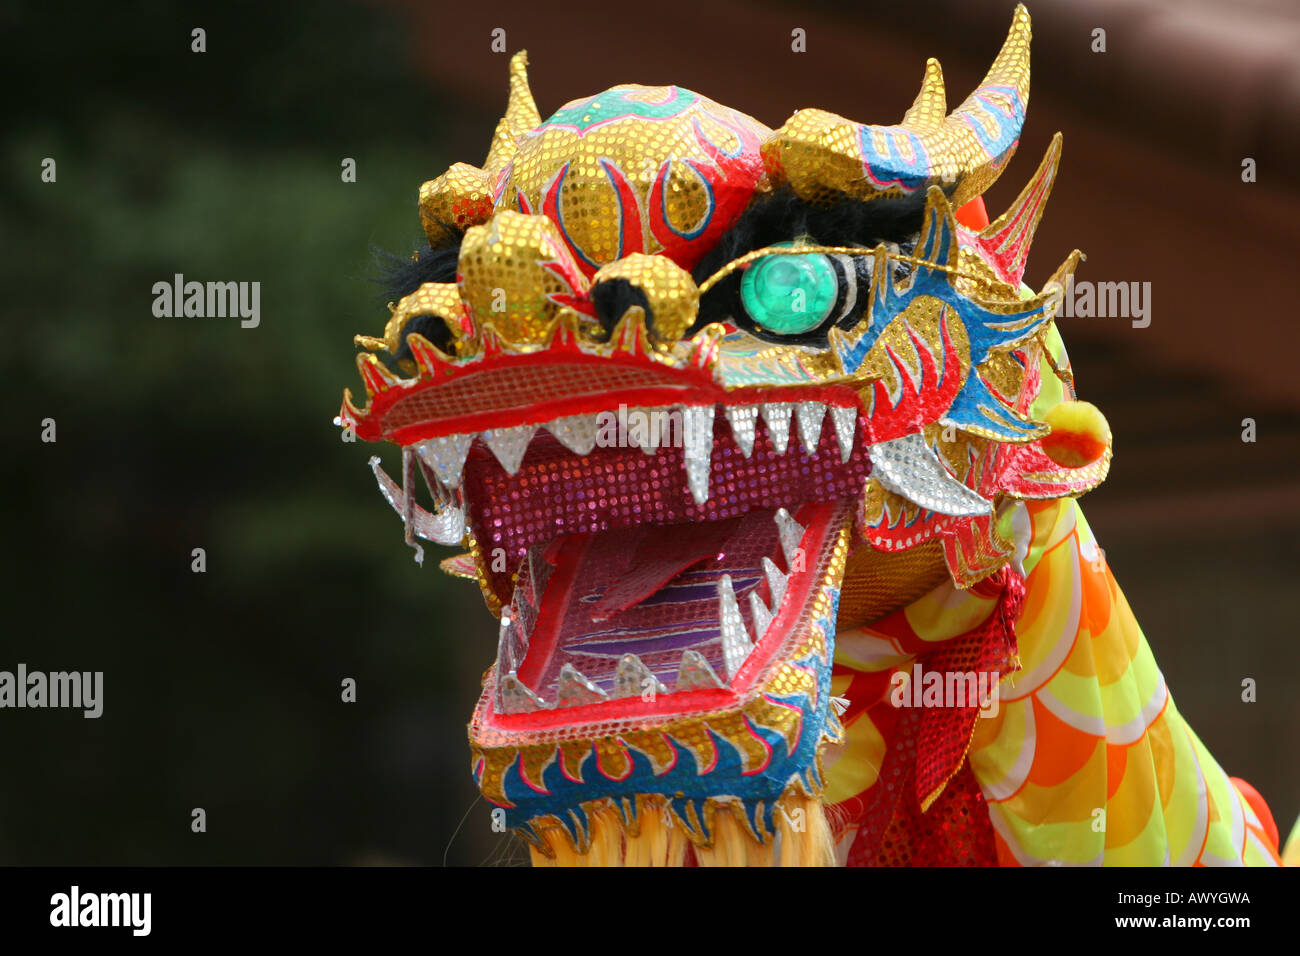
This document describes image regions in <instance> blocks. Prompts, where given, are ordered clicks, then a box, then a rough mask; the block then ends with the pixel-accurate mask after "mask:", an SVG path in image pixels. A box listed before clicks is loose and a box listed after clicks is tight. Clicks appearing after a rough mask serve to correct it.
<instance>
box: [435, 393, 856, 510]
mask: <svg viewBox="0 0 1300 956" xmlns="http://www.w3.org/2000/svg"><path fill="white" fill-rule="evenodd" d="M677 407H678V408H680V409H681V413H682V428H681V433H682V441H683V444H684V446H685V455H684V456H683V458H682V460H683V462H684V467H685V469H686V481H687V485H688V486H689V487H690V491H691V497H692V498H694V499H695V503H696V504H697V505H703V504H704V503H705V502H706V501H708V499H709V467H710V458H711V456H712V452H713V418H714V411H715V408H714V406H713V405H681V406H677ZM670 410H671V409H636V410H635V411H638V412H645V413H647V414H650V415H654V414H655V413H662V412H667V411H670ZM722 410H723V414H724V415H725V416H726V418H727V421H728V422H729V423H730V424H731V434H732V438H733V439H734V440H735V443H736V447H738V448H739V449H740V453H741V454H742V455H744V456H745V457H746V458H748V457H749V456H750V455H752V454H753V452H754V439H755V437H756V434H757V428H758V419H759V418H760V417H761V418H762V419H763V423H764V425H765V426H766V427H767V434H768V438H769V440H770V441H771V443H772V448H773V449H774V450H775V451H776V453H777V454H778V455H784V454H785V453H786V451H787V450H788V449H789V447H790V422H791V420H793V421H794V423H795V427H796V431H797V432H798V435H799V444H800V445H801V446H802V448H803V451H804V454H806V455H812V454H814V453H815V452H816V450H817V446H818V444H819V443H820V442H821V433H822V425H823V422H824V421H825V419H826V417H827V412H828V411H829V412H830V419H831V424H832V426H833V428H834V431H835V438H836V440H837V441H838V442H839V447H840V462H841V464H842V463H844V462H847V461H848V460H849V456H850V455H851V454H852V453H853V442H854V439H855V437H856V435H857V421H858V410H857V408H856V407H853V406H850V407H841V406H836V405H826V404H825V403H823V402H766V403H762V404H756V405H730V406H726V405H724V406H722ZM600 414H601V413H598V412H591V413H588V414H583V415H569V416H566V417H564V418H557V419H555V420H554V421H551V422H547V423H546V424H545V425H516V426H514V427H512V428H489V429H487V430H485V431H483V432H482V433H481V434H482V436H483V441H484V443H485V444H486V445H487V447H488V448H489V449H491V451H492V454H494V455H495V456H496V459H497V461H499V462H500V463H501V467H502V468H504V469H505V470H506V473H507V474H511V475H513V474H515V473H516V472H517V471H518V470H519V466H520V464H522V462H523V460H524V453H525V452H527V450H528V445H529V443H530V442H531V441H532V440H533V436H534V435H535V434H536V433H537V429H538V428H545V429H546V430H547V431H549V432H550V433H551V434H552V435H554V436H555V437H556V438H557V439H558V440H559V441H560V442H561V444H563V445H564V447H565V448H567V449H569V451H571V452H573V453H574V454H576V455H586V454H589V453H590V452H591V450H592V449H593V448H595V447H596V438H597V434H598V432H599V430H600V424H599V417H600ZM651 420H655V419H651ZM659 420H662V419H659ZM647 431H651V432H653V429H647ZM478 434H479V433H475V432H467V433H462V434H457V435H444V436H442V437H440V438H430V439H427V440H425V441H422V442H419V443H418V444H417V445H416V446H415V447H416V451H417V452H418V453H419V455H420V457H421V458H422V459H424V462H425V463H426V464H427V465H428V466H429V467H430V468H431V469H432V470H433V472H434V474H435V475H437V476H438V479H439V480H440V481H441V482H442V483H443V484H444V485H445V486H447V487H448V488H455V487H457V486H459V485H460V480H461V473H462V472H463V471H464V468H465V459H466V458H467V457H468V456H469V449H470V446H471V445H472V444H473V443H474V439H475V438H476V437H478ZM627 437H628V440H629V441H634V438H635V437H639V436H638V435H637V430H636V429H631V430H629V431H628V436H627ZM638 447H640V448H641V450H642V451H644V452H646V453H647V454H654V453H655V452H656V451H658V440H657V436H655V435H654V434H651V435H650V436H649V440H648V441H643V442H642V443H640V444H638Z"/></svg>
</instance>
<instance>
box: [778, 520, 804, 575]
mask: <svg viewBox="0 0 1300 956" xmlns="http://www.w3.org/2000/svg"><path fill="white" fill-rule="evenodd" d="M803 532H804V527H803V525H801V524H800V523H799V522H797V521H795V520H794V519H793V518H791V517H790V512H788V511H786V510H785V509H784V508H777V509H776V534H777V537H778V538H780V539H781V551H782V552H783V553H784V554H785V566H786V567H787V568H791V569H793V568H794V566H795V564H796V560H797V556H798V554H799V542H800V541H802V540H803ZM798 563H800V564H802V563H803V562H798Z"/></svg>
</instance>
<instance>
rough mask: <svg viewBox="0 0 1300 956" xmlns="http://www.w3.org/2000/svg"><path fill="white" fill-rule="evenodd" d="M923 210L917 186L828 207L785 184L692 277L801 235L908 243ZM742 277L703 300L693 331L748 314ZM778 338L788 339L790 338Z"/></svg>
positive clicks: (746, 215)
mask: <svg viewBox="0 0 1300 956" xmlns="http://www.w3.org/2000/svg"><path fill="white" fill-rule="evenodd" d="M924 212H925V195H924V194H923V193H921V192H920V191H919V190H918V191H917V192H916V193H914V194H912V195H911V196H906V197H902V198H897V199H876V200H873V201H871V202H861V201H859V200H856V199H849V198H847V197H845V198H844V199H842V200H840V201H838V202H835V203H833V204H832V205H829V206H814V205H811V204H809V203H807V202H805V201H804V200H802V199H800V198H799V197H798V196H796V195H795V194H794V192H793V191H792V190H790V189H789V188H782V189H779V190H777V191H776V192H774V193H773V194H772V195H770V196H768V197H767V198H765V199H760V200H758V201H757V202H755V203H754V204H753V205H752V206H750V207H749V208H748V209H746V210H745V211H744V212H743V213H742V214H741V215H740V218H739V219H737V220H736V224H735V225H734V226H732V227H731V229H729V230H728V231H727V232H726V234H725V235H723V237H722V238H721V239H720V240H718V244H717V245H716V246H714V247H713V249H712V250H711V251H710V252H709V254H708V255H707V256H705V257H704V258H703V259H702V260H700V263H699V265H697V266H696V267H695V269H694V270H693V271H692V276H693V277H694V279H695V281H696V282H697V283H698V282H703V281H704V280H705V279H707V278H708V277H709V276H711V275H713V274H714V273H715V272H717V271H718V270H719V269H721V268H722V267H723V266H725V265H726V264H727V263H729V262H731V261H732V260H734V259H738V258H739V257H740V256H743V255H744V254H745V253H747V252H752V251H754V250H755V249H762V248H764V247H766V246H771V245H775V244H776V243H778V242H788V241H790V240H791V239H794V238H795V237H797V236H801V235H809V236H812V237H813V238H814V239H815V240H816V241H817V242H818V243H819V244H821V245H826V246H866V247H868V248H870V247H872V246H875V245H876V244H877V243H880V242H895V243H898V244H899V245H900V246H908V245H909V244H910V242H911V240H912V239H913V238H914V237H915V235H916V234H917V233H918V232H919V231H920V229H921V220H922V217H923V214H924ZM740 278H741V275H740V273H739V272H734V273H732V274H731V275H729V276H727V277H726V278H725V279H723V280H722V281H721V282H719V283H718V284H717V285H716V286H714V287H713V288H712V289H711V290H710V291H709V292H708V293H707V294H706V295H705V296H703V297H702V298H701V300H700V311H699V317H698V319H697V320H696V322H695V325H694V326H692V327H691V329H690V330H689V333H693V332H696V331H698V330H699V329H701V328H703V327H704V326H705V325H707V324H708V323H710V322H721V321H725V320H727V319H733V320H744V319H745V318H746V316H745V313H744V309H743V307H742V306H741V302H740ZM760 331H761V330H760ZM689 333H688V334H689ZM815 337H816V334H815V333H810V335H809V338H810V339H811V338H815ZM778 340H779V341H786V342H789V341H792V337H790V336H785V337H781V338H779V339H778Z"/></svg>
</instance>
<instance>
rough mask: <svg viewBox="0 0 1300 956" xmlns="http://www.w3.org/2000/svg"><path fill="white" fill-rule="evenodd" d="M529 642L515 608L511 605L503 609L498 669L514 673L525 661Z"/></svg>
mask: <svg viewBox="0 0 1300 956" xmlns="http://www.w3.org/2000/svg"><path fill="white" fill-rule="evenodd" d="M525 650H527V642H526V641H525V640H524V636H523V630H522V628H521V627H520V623H519V620H518V619H517V618H516V617H515V614H514V610H513V609H512V608H509V607H505V608H502V609H501V629H500V631H499V633H498V636H497V671H498V672H500V671H507V672H509V673H512V674H513V673H514V671H515V668H516V667H518V666H519V665H520V664H522V663H523V658H524V651H525Z"/></svg>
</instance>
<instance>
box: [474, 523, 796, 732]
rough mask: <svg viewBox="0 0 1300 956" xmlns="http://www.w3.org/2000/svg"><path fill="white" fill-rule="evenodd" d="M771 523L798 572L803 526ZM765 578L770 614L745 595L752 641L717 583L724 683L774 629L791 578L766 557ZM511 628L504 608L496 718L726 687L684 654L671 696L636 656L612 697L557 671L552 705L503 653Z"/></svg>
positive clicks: (619, 672) (731, 598) (696, 655)
mask: <svg viewBox="0 0 1300 956" xmlns="http://www.w3.org/2000/svg"><path fill="white" fill-rule="evenodd" d="M775 520H776V527H777V536H778V538H779V539H780V542H781V550H782V553H783V554H784V555H785V559H786V566H787V567H789V568H795V567H800V566H802V565H803V562H802V561H800V560H799V548H800V541H801V540H802V539H803V533H804V528H803V526H802V525H800V524H799V522H797V521H795V520H794V518H792V517H791V516H790V513H789V512H788V511H786V510H785V509H784V508H780V509H778V510H777V512H776V517H775ZM763 574H764V576H765V577H766V578H767V585H768V591H769V592H770V593H771V607H770V608H769V607H768V605H767V604H764V603H763V599H762V598H760V597H759V596H758V593H757V592H756V591H750V592H749V609H750V615H751V617H752V619H753V622H754V632H755V633H754V635H753V637H752V638H751V636H750V633H749V629H748V628H747V627H746V626H745V620H744V618H743V617H742V616H741V613H740V603H739V602H738V601H737V599H736V592H735V589H734V587H733V586H732V582H731V575H729V574H724V575H723V576H722V579H721V580H720V581H719V582H718V617H719V622H720V625H721V632H722V633H721V636H720V637H719V638H718V640H719V641H721V643H722V668H723V671H724V672H725V674H726V679H727V681H728V682H729V681H731V680H734V679H735V676H736V674H737V673H738V672H739V670H740V668H741V666H742V665H743V664H744V663H745V661H746V660H748V659H749V655H750V653H751V652H752V651H753V650H754V647H755V645H756V644H757V643H758V642H759V641H760V640H762V638H763V636H764V635H765V634H766V633H767V631H768V628H770V627H771V626H772V621H773V619H774V618H775V616H776V614H777V612H778V611H779V610H780V608H781V603H782V601H783V600H784V598H785V592H786V589H787V587H788V584H789V576H788V575H787V574H785V573H783V572H782V571H781V570H780V569H779V568H778V567H777V566H776V564H775V563H774V562H773V561H772V560H771V559H770V558H767V557H764V558H763ZM513 627H514V615H513V614H512V609H511V608H506V609H505V610H503V611H502V614H501V650H500V651H499V652H498V657H497V666H498V668H502V667H506V666H508V665H509V669H508V671H507V673H506V674H505V676H504V677H502V678H501V679H500V681H499V683H498V686H497V701H496V706H497V712H498V713H503V714H521V713H529V712H532V711H538V710H551V709H554V708H559V707H580V706H582V705H585V704H598V703H602V702H604V701H607V700H610V699H611V697H613V698H620V697H640V696H646V695H657V694H669V693H677V692H680V691H689V690H703V689H709V688H720V687H726V686H727V684H726V683H724V682H723V680H722V679H721V678H719V677H718V673H717V671H715V670H714V669H713V666H712V665H711V664H710V663H709V662H708V659H707V658H705V656H704V655H703V654H701V653H700V652H699V651H697V650H693V649H688V650H685V651H683V652H682V657H681V662H680V664H679V666H678V669H677V681H676V684H675V685H674V687H673V689H672V690H671V691H670V690H668V688H667V687H665V686H664V685H663V683H662V682H661V681H660V680H659V679H658V678H657V677H656V676H655V675H654V672H653V671H651V670H650V668H649V667H648V666H646V664H645V662H644V661H642V660H641V658H639V657H637V656H636V655H635V654H624V655H623V657H622V658H621V659H620V660H619V662H618V668H617V669H616V670H615V672H614V693H613V694H612V695H611V694H609V693H607V692H606V691H604V690H603V689H602V688H601V687H600V686H599V685H597V684H596V683H595V681H592V680H590V679H589V678H587V677H586V676H585V675H584V674H583V673H582V672H581V671H579V670H578V669H577V668H575V667H574V666H573V665H572V664H565V665H564V666H563V667H562V668H560V677H559V680H558V681H557V684H556V693H555V700H553V701H548V700H546V699H544V698H543V697H542V696H541V695H539V694H538V693H536V692H535V691H534V690H533V689H532V688H530V687H529V686H528V685H527V684H525V683H524V682H523V680H521V679H520V677H519V673H518V671H517V670H516V666H515V665H517V664H518V663H519V662H518V661H517V660H513V658H514V657H515V654H514V653H512V652H507V650H506V648H507V647H508V646H509V645H510V642H511V640H512V638H513V637H514V635H512V633H511V628H513Z"/></svg>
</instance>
